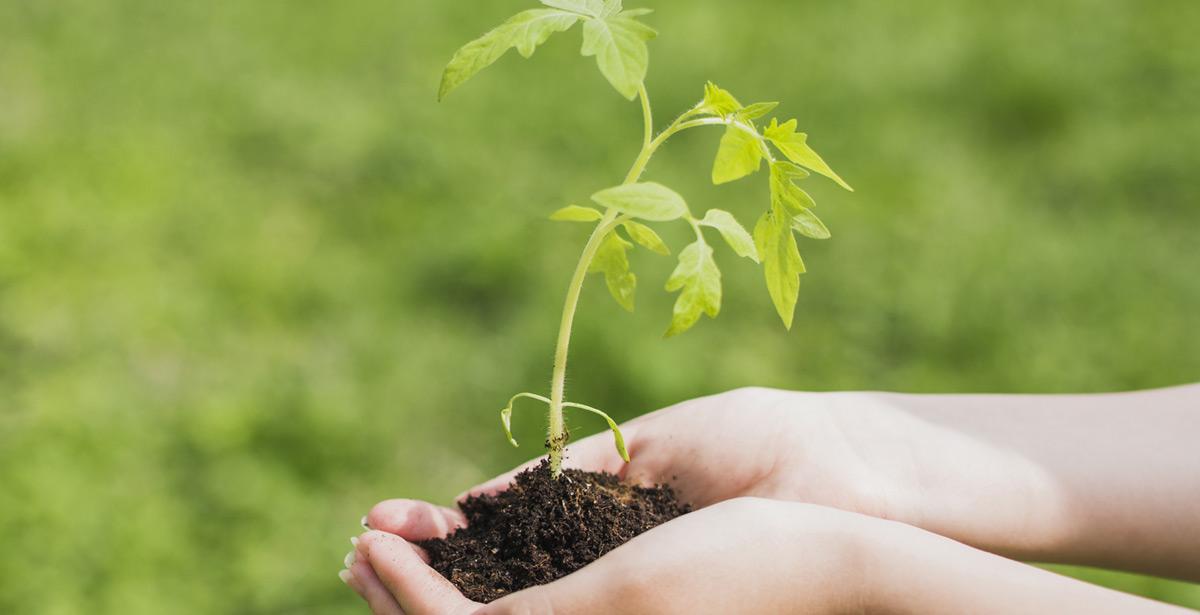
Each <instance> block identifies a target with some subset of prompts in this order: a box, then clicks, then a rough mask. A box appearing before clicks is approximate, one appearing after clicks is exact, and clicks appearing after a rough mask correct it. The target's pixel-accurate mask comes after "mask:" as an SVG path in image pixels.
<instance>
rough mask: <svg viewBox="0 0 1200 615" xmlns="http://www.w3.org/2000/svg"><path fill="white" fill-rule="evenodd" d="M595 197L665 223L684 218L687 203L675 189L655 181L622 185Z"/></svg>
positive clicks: (632, 214)
mask: <svg viewBox="0 0 1200 615" xmlns="http://www.w3.org/2000/svg"><path fill="white" fill-rule="evenodd" d="M592 200H593V201H595V202H597V203H599V204H600V205H603V206H605V207H609V208H612V209H615V210H617V211H619V212H621V213H623V214H629V215H630V216H633V217H634V218H641V219H642V220H649V221H651V222H666V221H668V220H675V219H676V218H681V217H683V215H684V214H686V213H687V211H688V209H687V203H686V202H685V201H684V200H683V197H682V196H679V194H678V193H676V192H675V191H674V190H671V189H670V188H668V187H666V186H664V185H662V184H658V183H655V182H643V183H638V184H622V185H620V186H616V187H614V188H609V189H607V190H601V191H600V192H597V193H596V194H593V195H592Z"/></svg>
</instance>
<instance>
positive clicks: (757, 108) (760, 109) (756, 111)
mask: <svg viewBox="0 0 1200 615" xmlns="http://www.w3.org/2000/svg"><path fill="white" fill-rule="evenodd" d="M778 106H779V103H777V102H761V103H754V104H752V105H749V106H747V107H746V108H745V109H742V110H741V111H738V113H737V116H738V117H739V118H741V119H743V120H747V121H749V120H757V119H758V118H760V117H762V116H764V115H766V114H768V113H770V112H772V111H774V110H775V107H778Z"/></svg>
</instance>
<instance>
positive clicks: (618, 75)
mask: <svg viewBox="0 0 1200 615" xmlns="http://www.w3.org/2000/svg"><path fill="white" fill-rule="evenodd" d="M541 3H542V5H544V6H543V8H536V9H530V10H526V11H522V12H521V13H518V14H517V15H515V16H513V17H512V18H510V19H509V20H508V21H505V22H504V23H503V24H501V25H500V26H498V27H496V28H494V29H493V30H491V31H490V32H488V33H487V34H484V35H483V36H481V37H479V38H478V39H475V40H474V41H471V42H470V43H467V44H466V45H465V46H463V47H462V48H461V49H459V50H458V52H457V53H455V54H454V57H453V58H452V59H451V60H450V63H449V65H447V66H446V70H445V72H444V73H443V75H442V84H441V89H440V91H439V94H438V99H439V100H441V99H443V98H445V97H446V95H447V94H449V93H450V92H451V91H453V90H454V89H456V88H457V87H459V86H460V85H462V84H463V83H464V82H465V81H467V80H468V79H470V78H471V77H472V76H473V75H475V73H477V72H479V71H480V70H483V69H484V68H486V67H488V66H490V65H491V64H493V63H494V62H496V61H497V60H499V59H500V58H501V57H502V56H503V55H504V54H505V53H507V52H508V50H510V49H513V48H516V50H517V52H518V53H520V54H521V55H522V56H523V57H525V58H529V57H530V56H532V55H533V53H534V51H535V50H536V49H537V47H538V46H539V45H541V44H542V43H545V42H546V40H547V39H549V38H550V36H551V35H553V34H555V33H559V32H565V31H567V30H569V29H571V28H572V27H573V26H575V25H576V24H578V23H582V24H583V48H582V50H581V52H582V54H583V55H584V56H585V57H595V58H596V64H597V65H598V66H599V68H600V72H601V73H602V74H603V75H604V77H605V78H606V79H607V80H608V82H609V83H611V84H612V86H613V88H615V89H616V90H617V92H619V93H620V94H621V95H622V96H624V97H625V98H627V99H629V100H631V101H632V100H634V99H640V101H641V106H642V115H643V119H644V125H645V132H644V138H643V141H642V148H641V151H640V152H639V153H638V156H637V158H636V159H635V160H634V162H633V165H632V167H631V168H630V169H629V173H628V174H626V176H625V180H624V181H623V182H621V183H620V184H619V185H617V186H613V187H611V188H606V189H604V190H600V191H599V192H596V193H595V194H593V195H592V196H591V201H592V203H593V204H594V205H596V207H592V206H581V205H569V206H567V207H564V208H562V209H559V210H558V211H556V212H554V213H553V214H551V216H550V218H551V219H552V220H558V221H564V222H582V223H592V224H594V230H593V231H592V234H591V236H590V237H589V238H588V240H587V243H586V244H585V245H584V247H583V253H582V255H581V256H580V257H579V263H578V264H577V265H576V267H575V272H574V274H573V275H572V276H571V282H570V285H569V286H568V287H567V298H566V302H565V304H564V305H563V313H562V321H561V322H560V324H559V331H558V344H557V347H556V348H555V352H554V372H553V375H552V380H551V386H550V396H549V397H545V396H542V395H537V394H534V393H518V394H517V395H514V396H513V397H512V399H510V400H509V402H508V405H507V406H505V408H504V409H503V410H502V411H501V413H500V418H501V421H502V423H503V424H504V431H505V433H506V434H507V435H508V440H509V442H511V443H512V444H513V445H514V446H516V444H517V442H516V440H514V439H513V437H512V429H511V417H512V409H513V403H514V402H515V401H517V400H518V399H522V398H529V399H534V400H537V401H540V402H542V403H545V404H546V405H547V406H548V407H549V430H548V434H547V439H546V442H547V446H548V447H549V449H550V471H551V474H552V475H553V476H554V477H555V478H557V477H558V476H559V475H560V474H561V473H562V455H563V448H564V447H565V446H566V443H567V440H568V435H567V431H566V428H565V426H564V424H563V408H575V409H580V410H586V411H588V412H592V413H595V414H597V415H599V416H600V417H602V418H603V419H604V420H605V421H607V422H608V425H609V428H611V429H612V431H613V435H614V437H615V439H616V445H617V450H618V452H620V454H621V457H622V458H623V459H625V460H626V461H628V460H629V454H628V451H626V449H625V443H624V438H623V437H622V435H621V431H620V429H618V428H617V424H616V422H615V421H613V420H612V418H611V417H609V416H608V415H607V414H605V413H604V412H602V411H601V410H598V409H596V408H592V407H590V406H585V405H583V404H578V403H574V402H569V401H566V399H565V397H564V385H565V382H566V373H567V350H568V348H569V346H570V342H571V327H572V323H573V321H574V319H575V310H576V307H577V306H578V304H579V294H580V291H581V289H582V288H583V283H584V280H585V278H586V277H587V274H588V273H600V274H603V275H604V280H605V283H606V284H607V285H608V290H609V292H610V293H611V294H612V296H613V298H614V299H616V301H617V303H618V304H620V305H621V307H623V308H625V309H627V310H630V311H632V310H633V305H634V293H635V291H636V289H637V276H635V275H634V274H633V272H631V271H630V268H629V257H628V252H629V250H630V249H632V248H633V247H634V244H635V243H636V244H638V245H641V246H642V247H644V248H646V249H648V250H651V251H653V252H656V253H658V254H663V255H669V254H670V249H669V248H668V247H667V244H666V243H665V242H664V241H663V240H662V238H661V237H660V236H659V235H658V233H656V232H655V231H654V229H652V228H651V227H650V226H648V225H647V224H646V223H664V222H676V221H682V222H683V223H685V224H687V225H688V226H690V227H691V229H692V231H693V233H694V235H695V241H693V242H691V243H689V244H688V245H687V246H686V247H684V248H683V250H681V251H680V253H679V265H678V266H677V267H676V268H675V270H674V272H673V273H672V274H671V276H670V277H669V278H668V280H667V284H666V290H667V291H668V292H678V293H679V296H678V298H677V299H676V301H675V309H674V315H673V316H672V318H671V324H670V327H669V328H668V329H667V336H668V337H669V336H673V335H677V334H679V333H683V332H684V331H687V330H688V329H690V328H691V327H692V326H693V325H695V324H696V322H697V321H698V320H700V317H701V315H704V314H706V315H708V316H709V317H710V318H715V317H716V316H717V314H718V313H719V312H720V310H721V271H720V269H718V268H717V263H716V261H715V260H714V259H713V249H712V246H710V245H709V243H708V240H707V238H706V237H705V234H704V231H705V229H713V230H715V231H717V233H718V234H719V235H720V236H721V237H722V238H723V239H724V240H725V242H726V243H727V244H729V247H730V248H732V250H733V252H734V253H735V254H737V255H738V256H740V257H744V258H749V259H751V260H753V261H754V262H756V263H760V264H761V265H762V267H763V273H764V276H765V278H766V282H767V292H768V293H769V294H770V296H771V300H772V302H773V303H774V304H775V309H776V311H777V312H778V313H779V316H780V318H782V319H783V324H784V326H786V327H787V328H789V329H790V328H791V326H792V318H793V314H794V312H795V307H796V299H797V297H798V295H799V292H800V275H801V274H803V273H804V272H805V268H804V261H803V260H802V259H801V258H800V251H799V248H798V246H797V244H796V236H795V234H796V233H799V234H800V235H803V236H805V237H809V238H812V239H828V238H829V236H830V235H829V229H827V228H826V227H825V225H824V224H823V223H822V222H821V220H820V219H819V218H817V216H816V214H814V213H813V211H812V210H813V207H814V205H815V204H814V202H813V199H812V197H810V196H809V195H808V193H807V192H805V191H804V190H803V189H801V188H800V187H799V186H798V185H797V183H796V182H797V181H799V180H802V179H804V178H806V177H808V176H809V172H810V171H812V172H816V173H819V174H821V175H824V176H825V177H828V178H829V179H832V180H833V181H835V182H837V184H838V185H840V186H841V187H843V188H845V189H847V190H853V189H852V188H851V187H850V186H849V184H847V183H846V182H845V181H842V178H840V177H838V175H837V173H835V172H834V171H833V169H831V168H830V167H829V165H828V164H826V163H825V161H824V160H822V159H821V156H819V155H818V154H817V152H816V151H814V150H813V149H812V147H810V146H809V145H808V139H807V135H806V134H805V133H802V132H796V126H797V122H796V120H794V119H792V120H788V121H786V122H783V123H780V122H779V120H777V119H772V120H771V121H770V123H769V124H767V125H766V126H765V127H763V128H761V129H760V127H759V125H758V122H759V121H760V120H761V119H762V118H764V117H766V116H767V115H769V114H771V113H772V112H773V111H774V110H775V108H776V107H777V106H778V103H775V102H760V103H754V104H750V105H743V104H742V103H741V102H739V101H738V100H737V99H736V98H734V96H733V95H732V94H730V93H729V92H727V91H725V90H723V89H721V88H719V87H717V86H716V85H714V84H712V83H711V82H710V83H708V84H707V85H706V86H705V87H704V98H703V100H701V101H700V102H699V103H697V104H696V105H695V106H693V107H692V108H691V109H688V110H687V111H685V112H684V113H683V114H682V115H680V116H679V117H677V118H675V120H674V121H673V122H671V123H670V124H669V125H668V126H667V127H666V128H664V129H663V130H662V131H661V132H659V133H657V135H656V134H655V130H654V120H653V115H652V112H651V108H650V97H649V95H648V94H647V93H646V87H645V83H644V82H645V78H646V69H647V66H648V65H649V57H650V54H649V49H648V46H647V41H649V40H651V39H653V38H654V37H655V36H657V32H656V31H655V30H654V29H653V28H651V27H650V26H648V25H646V24H645V23H643V22H642V21H640V20H639V18H640V17H644V16H646V15H648V14H650V12H651V11H650V10H649V9H628V10H626V9H624V8H623V7H622V0H541ZM701 126H720V127H724V129H725V134H724V136H723V137H722V138H721V144H720V147H719V148H718V150H717V156H716V161H715V162H714V163H713V168H712V181H713V183H714V184H723V183H727V182H731V181H734V180H738V179H741V178H743V177H746V176H748V175H752V174H754V173H756V172H758V171H759V170H761V168H762V165H763V162H764V161H766V163H767V167H768V173H769V183H770V193H771V202H770V205H769V207H768V208H767V210H766V212H765V213H763V214H762V215H761V216H760V217H759V219H758V223H757V224H756V225H755V227H754V234H753V235H751V234H750V233H748V232H747V231H746V229H745V228H744V227H743V226H742V225H741V224H740V223H739V222H738V221H737V219H736V218H735V217H734V216H733V214H731V213H729V212H728V211H723V210H720V209H710V210H708V211H707V212H705V214H704V215H703V216H700V217H696V216H694V215H692V213H691V211H690V210H689V208H688V205H687V203H686V201H684V198H683V197H682V196H680V195H679V194H678V193H677V192H675V191H674V190H671V189H670V188H667V187H666V186H663V185H662V184H658V183H654V182H644V181H641V180H642V174H643V172H644V171H645V169H646V164H647V163H649V161H650V159H651V157H653V156H654V154H655V153H656V152H657V151H658V150H659V148H660V147H662V145H663V144H664V143H666V142H667V140H668V139H670V138H671V137H672V136H674V135H676V134H679V133H680V132H683V131H685V130H690V129H692V128H699V127H701ZM622 232H623V233H624V236H622Z"/></svg>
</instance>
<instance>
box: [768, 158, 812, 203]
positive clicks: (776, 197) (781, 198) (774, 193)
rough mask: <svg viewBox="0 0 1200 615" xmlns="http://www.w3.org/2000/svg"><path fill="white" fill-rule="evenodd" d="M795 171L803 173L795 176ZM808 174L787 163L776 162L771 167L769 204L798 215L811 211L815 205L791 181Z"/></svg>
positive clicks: (810, 198)
mask: <svg viewBox="0 0 1200 615" xmlns="http://www.w3.org/2000/svg"><path fill="white" fill-rule="evenodd" d="M796 171H799V172H800V173H803V175H797V174H796ZM807 175H808V172H807V171H805V170H804V169H801V168H800V167H797V166H795V165H792V164H791V163H789V162H776V163H774V164H772V165H771V181H770V184H771V203H772V204H773V205H775V204H777V205H779V206H780V207H782V208H784V209H786V210H787V211H790V212H793V213H800V212H801V211H802V210H806V209H812V208H813V207H816V206H817V204H816V202H815V201H813V199H812V197H811V196H809V194H808V193H807V192H805V191H804V190H803V189H802V188H800V186H797V185H796V184H795V183H794V182H793V179H795V178H797V177H803V176H807Z"/></svg>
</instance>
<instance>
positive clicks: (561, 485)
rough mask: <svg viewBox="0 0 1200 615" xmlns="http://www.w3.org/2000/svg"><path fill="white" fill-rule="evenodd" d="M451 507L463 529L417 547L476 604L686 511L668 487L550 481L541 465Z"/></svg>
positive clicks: (568, 478) (602, 479) (570, 477)
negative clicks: (457, 510)
mask: <svg viewBox="0 0 1200 615" xmlns="http://www.w3.org/2000/svg"><path fill="white" fill-rule="evenodd" d="M459 506H460V507H461V508H462V511H463V513H464V514H466V516H467V527H465V528H462V529H460V530H458V531H456V532H454V533H453V534H451V535H450V536H447V537H446V538H445V539H437V540H427V541H424V542H422V543H420V544H421V546H422V547H424V548H425V550H426V551H428V552H429V557H430V559H431V560H432V561H431V565H432V566H433V568H434V569H436V570H437V571H438V572H440V573H442V575H443V576H445V577H446V578H447V579H450V581H451V582H453V583H454V584H455V585H456V586H457V587H458V588H459V589H460V590H462V592H463V594H464V595H466V597H468V598H470V599H471V600H475V601H478V602H491V601H492V600H496V599H497V598H500V597H502V596H505V595H507V594H509V593H512V592H515V591H518V590H521V589H525V588H526V587H531V586H533V585H541V584H544V583H549V582H551V581H553V580H555V579H558V578H560V577H563V576H566V575H568V574H570V573H572V572H574V571H576V570H579V569H580V568H582V567H584V566H586V565H587V564H588V563H590V562H592V561H594V560H596V559H597V558H599V557H600V556H601V555H604V554H605V553H607V552H609V551H611V550H613V549H615V548H617V547H619V546H621V545H622V544H624V543H625V542H626V541H628V540H629V539H631V538H633V537H634V536H637V535H638V534H641V533H642V532H644V531H646V530H648V529H650V528H652V527H654V526H656V525H659V524H660V523H663V522H666V521H669V520H671V519H674V518H675V517H678V516H679V515H682V514H684V513H686V512H688V511H689V510H690V508H689V507H688V506H687V505H686V504H681V503H680V502H679V501H677V500H676V499H675V493H674V492H673V491H672V490H671V488H670V487H668V486H659V487H637V486H632V485H626V484H624V483H622V482H621V481H620V480H619V479H617V477H616V476H614V475H612V474H607V473H605V474H600V473H596V472H583V471H580V470H564V471H563V475H562V477H561V478H559V479H558V480H553V479H551V478H550V471H549V467H548V463H547V462H545V461H543V462H542V464H541V465H540V466H538V467H536V468H533V469H530V470H527V471H525V472H522V473H521V474H519V475H517V478H516V480H515V481H514V482H513V484H512V486H510V487H509V488H508V489H507V490H506V491H504V492H502V493H499V494H497V495H494V496H480V497H472V498H468V499H467V500H465V501H463V502H462V503H461V504H460V505H459Z"/></svg>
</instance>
